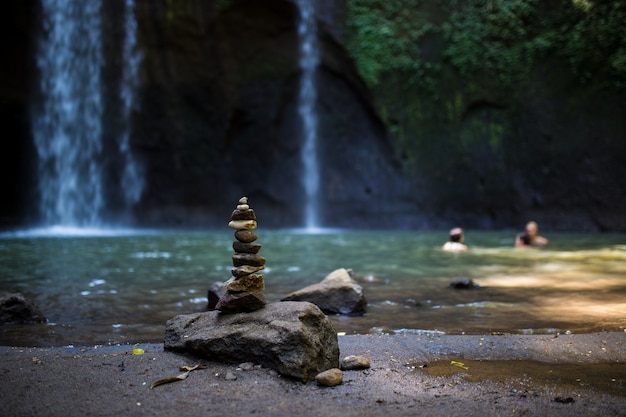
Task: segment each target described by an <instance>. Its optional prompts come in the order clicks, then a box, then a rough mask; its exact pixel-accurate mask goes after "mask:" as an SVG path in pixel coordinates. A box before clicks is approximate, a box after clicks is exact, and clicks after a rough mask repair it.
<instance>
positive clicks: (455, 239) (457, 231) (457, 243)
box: [441, 227, 467, 252]
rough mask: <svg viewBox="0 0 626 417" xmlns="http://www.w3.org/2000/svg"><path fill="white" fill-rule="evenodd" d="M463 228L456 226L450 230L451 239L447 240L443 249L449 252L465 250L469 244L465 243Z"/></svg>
mask: <svg viewBox="0 0 626 417" xmlns="http://www.w3.org/2000/svg"><path fill="white" fill-rule="evenodd" d="M463 239H464V237H463V229H461V228H460V227H455V228H454V229H452V230H450V241H448V242H446V243H445V244H444V245H443V247H442V248H441V249H443V250H445V251H447V252H465V251H466V250H467V245H464V244H463Z"/></svg>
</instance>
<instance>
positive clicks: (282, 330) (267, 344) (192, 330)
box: [164, 302, 339, 381]
mask: <svg viewBox="0 0 626 417" xmlns="http://www.w3.org/2000/svg"><path fill="white" fill-rule="evenodd" d="M164 345H165V349H168V350H173V351H178V352H188V353H192V354H195V355H198V356H201V357H204V358H207V359H211V360H218V361H224V362H232V363H241V362H254V363H257V364H260V365H263V366H265V367H268V368H271V369H275V370H276V371H278V372H280V373H281V374H282V375H285V376H289V377H292V378H296V379H299V380H302V381H309V380H312V379H313V378H315V376H316V375H317V374H319V373H320V372H322V371H325V370H327V369H331V368H336V367H338V366H339V343H338V341H337V333H336V331H335V328H334V327H333V325H332V323H331V321H330V320H329V319H328V317H326V316H325V315H324V313H322V311H321V310H320V309H319V308H317V307H316V306H315V305H314V304H311V303H303V302H299V303H298V302H286V303H270V304H267V305H266V306H265V307H264V308H262V309H260V310H256V311H253V312H250V313H238V314H224V313H221V312H219V311H208V312H204V313H196V314H188V315H180V316H176V317H174V318H172V319H170V320H168V322H167V324H166V326H165V342H164Z"/></svg>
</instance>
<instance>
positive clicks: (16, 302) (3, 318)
mask: <svg viewBox="0 0 626 417" xmlns="http://www.w3.org/2000/svg"><path fill="white" fill-rule="evenodd" d="M45 321H46V318H45V316H44V315H43V313H42V312H41V311H40V310H39V308H37V306H35V305H34V304H33V303H31V302H30V301H29V300H27V299H26V297H24V296H23V295H22V294H20V293H13V294H8V295H5V296H3V297H1V298H0V324H6V323H45Z"/></svg>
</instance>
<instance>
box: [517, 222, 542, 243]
mask: <svg viewBox="0 0 626 417" xmlns="http://www.w3.org/2000/svg"><path fill="white" fill-rule="evenodd" d="M547 244H548V239H546V238H545V237H543V236H539V226H538V225H537V223H536V222H528V223H526V231H524V232H522V233H520V234H518V235H517V237H516V238H515V247H517V248H521V247H528V246H546V245H547Z"/></svg>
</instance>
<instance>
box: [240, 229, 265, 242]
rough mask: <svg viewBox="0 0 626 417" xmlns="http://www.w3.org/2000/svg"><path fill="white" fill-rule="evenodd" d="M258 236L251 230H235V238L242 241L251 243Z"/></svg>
mask: <svg viewBox="0 0 626 417" xmlns="http://www.w3.org/2000/svg"><path fill="white" fill-rule="evenodd" d="M258 238H259V236H258V235H257V234H256V233H254V232H253V231H252V230H237V231H236V232H235V239H237V240H238V241H240V242H244V243H252V242H254V241H255V240H257V239H258Z"/></svg>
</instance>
